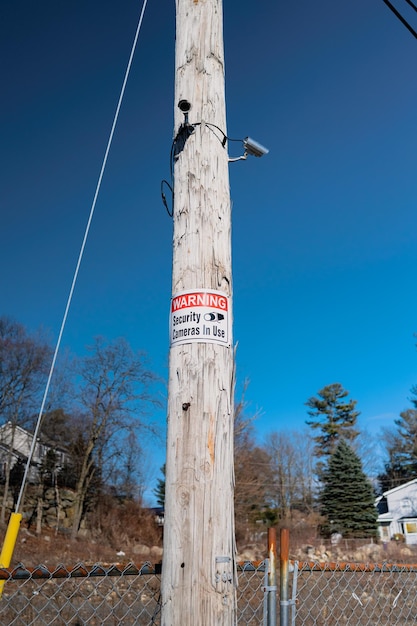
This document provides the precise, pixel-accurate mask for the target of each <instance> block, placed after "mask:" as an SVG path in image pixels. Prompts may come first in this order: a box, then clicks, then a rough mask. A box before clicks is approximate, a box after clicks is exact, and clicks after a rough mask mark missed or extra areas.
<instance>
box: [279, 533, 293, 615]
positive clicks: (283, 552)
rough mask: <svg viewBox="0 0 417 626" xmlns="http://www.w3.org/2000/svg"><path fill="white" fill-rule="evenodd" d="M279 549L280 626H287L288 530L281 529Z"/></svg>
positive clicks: (288, 603)
mask: <svg viewBox="0 0 417 626" xmlns="http://www.w3.org/2000/svg"><path fill="white" fill-rule="evenodd" d="M280 539H281V549H280V568H279V569H280V602H279V604H280V626H289V619H288V618H289V611H288V607H289V605H290V602H289V599H288V587H289V563H290V532H289V530H288V528H281V534H280Z"/></svg>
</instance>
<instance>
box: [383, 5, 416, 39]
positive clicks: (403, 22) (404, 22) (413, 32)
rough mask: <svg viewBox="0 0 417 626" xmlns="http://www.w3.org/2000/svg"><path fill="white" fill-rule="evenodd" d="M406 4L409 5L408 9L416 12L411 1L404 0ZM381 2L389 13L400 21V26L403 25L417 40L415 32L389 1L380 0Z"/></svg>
mask: <svg viewBox="0 0 417 626" xmlns="http://www.w3.org/2000/svg"><path fill="white" fill-rule="evenodd" d="M405 1H406V2H407V4H409V5H410V7H412V8H413V9H414V10H415V11H417V6H416V5H415V4H414V3H413V2H411V0H405ZM382 2H385V4H386V5H387V7H388V8H389V9H391V11H392V12H393V13H394V15H395V16H396V17H397V18H398V19H399V20H400V22H401V23H402V24H404V26H405V27H406V29H407V30H408V31H409V32H410V33H411V34H412V35H413V36H414V37H415V38H416V39H417V32H416V31H415V30H414V28H413V27H412V26H411V25H410V24H409V23H408V22H407V20H406V19H405V17H403V16H402V15H401V13H400V12H399V11H398V10H397V9H396V8H395V6H394V5H393V4H391V2H390V1H389V0H382Z"/></svg>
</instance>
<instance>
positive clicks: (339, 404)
mask: <svg viewBox="0 0 417 626" xmlns="http://www.w3.org/2000/svg"><path fill="white" fill-rule="evenodd" d="M348 395H349V392H348V391H346V389H344V388H343V387H342V385H341V384H340V383H333V384H331V385H327V386H326V387H323V389H320V391H319V392H318V397H314V396H313V397H311V398H309V399H308V400H307V402H306V406H308V407H309V408H310V410H309V411H308V414H309V416H310V417H311V418H313V419H311V420H306V424H308V426H311V428H312V429H313V430H319V431H320V434H319V435H316V436H315V437H313V441H315V443H316V448H315V455H316V456H317V457H326V456H329V455H331V454H333V452H334V451H335V449H336V446H337V445H338V443H339V441H341V439H344V440H346V441H349V442H352V441H353V440H354V439H355V438H356V437H357V436H358V434H359V432H358V431H357V430H355V425H356V421H357V418H358V416H359V415H360V413H359V411H356V410H355V406H356V400H347V401H346V400H345V398H346V397H347V396H348Z"/></svg>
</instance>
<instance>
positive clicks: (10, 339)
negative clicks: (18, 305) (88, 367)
mask: <svg viewBox="0 0 417 626" xmlns="http://www.w3.org/2000/svg"><path fill="white" fill-rule="evenodd" d="M50 355H51V350H50V347H49V345H48V344H47V342H46V341H45V340H44V339H43V338H42V337H41V336H40V335H29V334H28V333H27V331H26V329H25V328H24V326H22V325H21V324H19V323H17V322H15V321H14V320H11V319H9V318H7V317H1V318H0V419H1V421H2V423H3V424H6V423H9V425H10V426H9V428H8V429H7V442H6V443H7V454H6V458H5V462H4V467H5V471H4V481H5V484H4V492H3V501H2V506H1V512H0V520H1V521H2V522H4V521H5V516H6V504H7V498H8V493H9V484H10V470H11V463H12V458H13V447H14V443H15V436H16V429H17V427H18V426H22V427H25V426H28V424H30V422H31V421H33V415H34V412H35V411H36V409H37V407H38V406H39V398H40V391H41V389H42V387H43V385H44V384H45V381H46V371H47V366H48V364H49V359H50Z"/></svg>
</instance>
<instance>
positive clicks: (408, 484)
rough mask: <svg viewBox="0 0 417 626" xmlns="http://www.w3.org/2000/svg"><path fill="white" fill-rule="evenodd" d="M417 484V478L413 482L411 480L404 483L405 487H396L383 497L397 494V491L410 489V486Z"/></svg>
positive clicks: (385, 492)
mask: <svg viewBox="0 0 417 626" xmlns="http://www.w3.org/2000/svg"><path fill="white" fill-rule="evenodd" d="M413 484H417V478H414V479H413V480H409V481H408V483H404V484H403V485H399V487H394V488H393V489H389V490H388V491H384V493H383V495H384V496H388V495H389V494H392V493H395V492H396V491H400V490H401V489H404V487H409V486H410V485H413Z"/></svg>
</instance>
